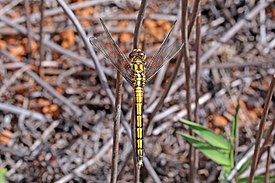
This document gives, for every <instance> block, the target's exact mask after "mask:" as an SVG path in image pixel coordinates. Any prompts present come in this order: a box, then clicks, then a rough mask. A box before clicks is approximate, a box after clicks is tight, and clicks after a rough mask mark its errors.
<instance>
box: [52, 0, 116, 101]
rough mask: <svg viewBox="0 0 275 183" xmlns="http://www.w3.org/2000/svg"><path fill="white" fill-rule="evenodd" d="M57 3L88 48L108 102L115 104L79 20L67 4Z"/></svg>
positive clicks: (61, 0) (61, 1) (60, 0)
mask: <svg viewBox="0 0 275 183" xmlns="http://www.w3.org/2000/svg"><path fill="white" fill-rule="evenodd" d="M57 2H58V4H59V5H60V6H61V7H62V9H63V10H64V12H65V13H66V14H67V16H68V17H69V19H70V20H71V21H72V23H73V24H74V26H75V28H76V30H77V32H78V33H79V36H80V37H81V39H82V41H83V42H84V45H85V47H86V49H87V50H88V53H89V55H90V56H91V58H92V60H93V61H94V64H95V68H96V71H97V73H98V77H99V80H100V82H101V85H102V88H103V89H104V90H105V91H106V93H107V96H108V98H109V99H110V102H111V104H112V106H115V103H114V101H115V100H114V95H113V93H112V91H111V89H110V87H109V85H108V82H107V79H106V76H105V74H104V72H103V70H102V67H101V65H100V63H99V60H98V58H97V56H96V54H95V51H94V49H93V47H92V46H91V45H90V43H89V41H88V38H87V35H86V33H85V31H84V29H83V27H82V26H81V24H80V23H79V21H78V20H77V18H76V16H75V14H74V13H73V12H72V10H71V9H70V8H69V7H68V5H67V4H66V3H65V2H64V1H63V0H57Z"/></svg>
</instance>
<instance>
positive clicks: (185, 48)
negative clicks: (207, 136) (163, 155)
mask: <svg viewBox="0 0 275 183" xmlns="http://www.w3.org/2000/svg"><path fill="white" fill-rule="evenodd" d="M181 13H182V19H181V24H182V25H181V26H182V29H181V33H182V38H183V40H185V41H186V43H185V44H184V46H183V49H182V51H183V58H184V71H185V78H186V80H185V86H186V108H187V119H188V120H192V119H191V74H190V61H189V51H188V46H189V43H188V30H187V24H188V23H187V22H188V0H182V12H181ZM189 134H190V135H192V130H191V129H189ZM189 166H190V167H189V180H188V181H189V182H190V183H193V182H194V181H195V172H196V170H195V168H196V167H195V149H194V147H193V146H192V144H189Z"/></svg>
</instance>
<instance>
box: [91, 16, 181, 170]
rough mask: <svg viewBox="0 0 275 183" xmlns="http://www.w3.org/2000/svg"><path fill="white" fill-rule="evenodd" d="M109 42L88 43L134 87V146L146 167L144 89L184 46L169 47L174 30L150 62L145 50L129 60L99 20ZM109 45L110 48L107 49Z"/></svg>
mask: <svg viewBox="0 0 275 183" xmlns="http://www.w3.org/2000/svg"><path fill="white" fill-rule="evenodd" d="M100 22H101V24H102V26H103V29H104V32H105V34H106V37H107V39H104V40H103V39H100V38H96V37H90V38H89V41H90V43H91V44H92V46H93V48H94V49H95V50H96V51H97V52H101V53H102V54H103V55H104V57H105V59H106V60H107V61H108V62H110V63H111V64H112V65H113V66H114V67H115V68H116V69H117V70H118V72H119V73H120V74H121V75H122V76H123V77H124V78H125V80H126V81H127V82H128V83H129V84H130V85H131V86H132V87H133V93H134V94H133V95H134V103H135V105H134V109H135V110H134V112H135V122H136V123H135V132H136V139H135V143H136V144H135V146H136V164H137V166H138V167H139V168H140V167H141V166H142V165H143V157H144V144H143V142H144V141H143V139H144V130H143V103H144V86H145V84H146V83H148V82H149V81H150V80H151V79H152V78H153V76H154V75H155V74H156V73H157V72H158V71H159V70H160V69H161V68H162V67H163V66H164V65H165V64H167V63H168V62H169V61H170V60H171V59H172V58H173V57H175V56H176V55H177V54H178V53H179V51H180V50H181V49H182V47H183V45H184V43H179V42H178V41H175V42H174V43H172V44H169V41H168V38H169V36H170V34H171V32H172V30H173V28H174V25H175V23H176V22H175V23H174V24H173V26H172V28H171V30H170V31H169V32H168V34H167V36H166V37H165V39H164V40H163V42H162V43H161V45H160V47H159V48H158V50H157V51H156V52H155V53H154V54H153V56H152V58H151V59H150V60H149V61H147V59H146V54H145V52H144V51H143V50H142V49H133V50H132V51H131V52H130V54H129V57H128V58H127V57H126V56H125V55H124V53H123V52H122V51H121V50H120V48H119V47H118V45H117V44H116V43H115V41H114V39H113V38H112V36H111V34H110V32H109V31H108V29H107V27H106V25H105V24H104V22H103V20H102V19H100ZM105 45H108V46H105Z"/></svg>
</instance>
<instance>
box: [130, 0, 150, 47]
mask: <svg viewBox="0 0 275 183" xmlns="http://www.w3.org/2000/svg"><path fill="white" fill-rule="evenodd" d="M146 4H147V0H142V1H141V4H140V8H139V12H138V17H137V22H136V26H135V32H134V40H133V48H134V49H136V48H138V46H139V37H140V32H141V25H142V22H143V19H144V11H145V8H146Z"/></svg>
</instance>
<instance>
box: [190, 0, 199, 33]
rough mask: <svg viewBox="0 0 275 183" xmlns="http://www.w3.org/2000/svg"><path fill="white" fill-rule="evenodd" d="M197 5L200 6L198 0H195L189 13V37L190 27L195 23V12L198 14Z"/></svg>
mask: <svg viewBox="0 0 275 183" xmlns="http://www.w3.org/2000/svg"><path fill="white" fill-rule="evenodd" d="M199 6H200V0H195V2H194V6H193V10H192V14H191V19H190V22H189V26H188V38H189V37H190V34H191V31H192V28H193V26H194V24H195V21H196V17H197V14H198V10H199Z"/></svg>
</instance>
